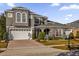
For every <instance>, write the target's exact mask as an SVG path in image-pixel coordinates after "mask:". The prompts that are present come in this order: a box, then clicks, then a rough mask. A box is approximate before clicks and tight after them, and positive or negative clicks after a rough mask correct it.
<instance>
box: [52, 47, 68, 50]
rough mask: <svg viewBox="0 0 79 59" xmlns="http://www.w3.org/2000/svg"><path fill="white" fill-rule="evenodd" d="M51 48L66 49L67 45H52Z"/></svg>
mask: <svg viewBox="0 0 79 59" xmlns="http://www.w3.org/2000/svg"><path fill="white" fill-rule="evenodd" d="M52 48H57V49H62V50H68V47H67V46H54V47H52Z"/></svg>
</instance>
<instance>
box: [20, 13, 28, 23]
mask: <svg viewBox="0 0 79 59" xmlns="http://www.w3.org/2000/svg"><path fill="white" fill-rule="evenodd" d="M23 14H25V17H26V21H25V22H22V20H23V19H21V22H22V23H27V19H28V16H27V13H26V12H22V15H23Z"/></svg>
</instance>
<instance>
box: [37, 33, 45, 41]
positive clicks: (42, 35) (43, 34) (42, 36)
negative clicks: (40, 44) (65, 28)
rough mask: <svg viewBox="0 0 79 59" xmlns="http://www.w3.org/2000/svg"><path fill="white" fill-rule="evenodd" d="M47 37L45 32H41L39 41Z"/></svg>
mask: <svg viewBox="0 0 79 59" xmlns="http://www.w3.org/2000/svg"><path fill="white" fill-rule="evenodd" d="M44 37H45V32H39V35H38V39H39V40H40V39H44Z"/></svg>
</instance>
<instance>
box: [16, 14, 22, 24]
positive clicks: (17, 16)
mask: <svg viewBox="0 0 79 59" xmlns="http://www.w3.org/2000/svg"><path fill="white" fill-rule="evenodd" d="M16 22H21V13H16Z"/></svg>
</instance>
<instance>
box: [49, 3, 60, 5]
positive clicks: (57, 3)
mask: <svg viewBox="0 0 79 59" xmlns="http://www.w3.org/2000/svg"><path fill="white" fill-rule="evenodd" d="M50 6H60V3H52V4H51V5H50Z"/></svg>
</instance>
